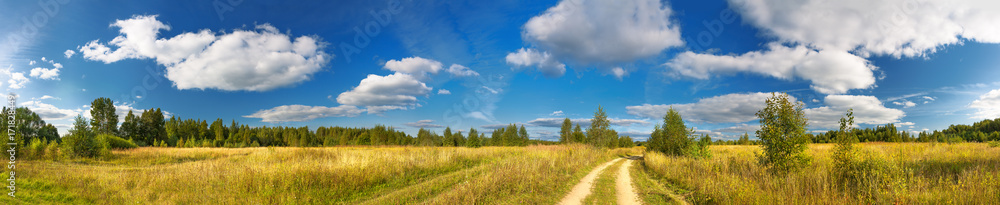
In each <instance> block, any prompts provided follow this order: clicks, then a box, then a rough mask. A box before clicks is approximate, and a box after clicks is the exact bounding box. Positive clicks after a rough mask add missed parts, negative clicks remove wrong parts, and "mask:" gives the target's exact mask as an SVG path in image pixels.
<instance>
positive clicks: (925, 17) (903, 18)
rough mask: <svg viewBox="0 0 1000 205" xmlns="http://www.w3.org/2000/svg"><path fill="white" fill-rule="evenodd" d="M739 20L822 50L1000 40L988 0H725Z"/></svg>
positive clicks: (903, 52) (914, 51)
mask: <svg viewBox="0 0 1000 205" xmlns="http://www.w3.org/2000/svg"><path fill="white" fill-rule="evenodd" d="M729 4H730V5H731V6H733V7H734V8H735V10H736V11H738V12H739V13H740V14H741V15H742V16H743V19H744V21H746V22H748V23H750V24H752V25H754V26H756V27H758V28H761V29H763V30H764V31H763V32H764V33H765V34H767V35H770V36H774V37H777V38H778V39H779V40H780V41H782V42H795V43H802V44H807V45H810V46H814V47H817V48H819V49H823V50H839V51H856V52H857V53H859V54H861V55H862V56H866V55H869V54H879V55H891V56H895V57H902V56H909V57H916V56H925V55H926V54H928V53H933V52H936V51H937V49H938V48H939V47H940V46H943V45H952V44H959V43H960V42H961V41H962V40H963V39H966V40H970V41H977V42H985V43H1000V24H997V23H996V19H1000V12H996V11H997V10H1000V2H997V1H992V0H956V1H920V0H881V1H867V0H844V1H798V0H729Z"/></svg>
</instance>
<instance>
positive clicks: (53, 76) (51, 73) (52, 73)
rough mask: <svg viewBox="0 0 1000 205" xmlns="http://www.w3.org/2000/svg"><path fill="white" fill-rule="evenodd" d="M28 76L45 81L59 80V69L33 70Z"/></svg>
mask: <svg viewBox="0 0 1000 205" xmlns="http://www.w3.org/2000/svg"><path fill="white" fill-rule="evenodd" d="M28 75H30V76H31V77H35V78H38V79H43V80H59V68H41V67H39V68H33V69H31V72H30V73H29V74H28Z"/></svg>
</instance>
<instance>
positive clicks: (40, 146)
mask: <svg viewBox="0 0 1000 205" xmlns="http://www.w3.org/2000/svg"><path fill="white" fill-rule="evenodd" d="M47 145H48V143H46V141H45V140H44V139H39V138H38V137H36V138H33V139H31V141H30V142H28V146H27V149H25V150H24V151H25V154H24V155H25V158H26V159H42V158H44V157H45V147H46V146H47Z"/></svg>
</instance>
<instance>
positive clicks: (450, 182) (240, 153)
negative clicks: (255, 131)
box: [0, 145, 638, 204]
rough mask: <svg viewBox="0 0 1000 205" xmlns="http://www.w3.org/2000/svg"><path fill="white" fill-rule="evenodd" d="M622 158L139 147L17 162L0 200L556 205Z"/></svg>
mask: <svg viewBox="0 0 1000 205" xmlns="http://www.w3.org/2000/svg"><path fill="white" fill-rule="evenodd" d="M628 152H634V153H638V152H637V150H627V149H618V150H608V149H595V148H591V147H590V146H584V145H568V146H529V147H484V148H476V149H472V148H440V147H437V148H430V147H336V148H242V149H228V148H138V149H133V150H127V151H115V152H114V155H113V157H111V158H110V159H102V160H54V161H53V160H36V161H23V162H19V163H20V164H19V165H18V169H17V170H18V174H17V176H18V178H17V189H18V192H17V194H18V197H17V200H12V199H11V198H9V197H2V198H0V204H51V203H57V204H58V203H72V204H78V203H98V204H136V203H139V204H205V203H213V204H289V203H291V204H329V203H334V204H400V203H407V204H410V203H428V204H473V203H475V204H553V203H555V202H557V200H559V198H560V197H561V196H562V195H563V194H565V193H566V192H568V190H569V189H570V187H571V186H573V185H574V184H575V183H576V182H577V181H578V180H579V179H580V178H582V177H583V175H586V174H587V173H588V172H589V171H590V169H591V168H593V167H595V166H597V165H598V164H601V163H603V162H606V161H609V160H611V159H613V158H615V157H617V156H619V155H624V154H627V153H628ZM2 177H4V178H6V177H7V175H6V174H4V175H3V176H2Z"/></svg>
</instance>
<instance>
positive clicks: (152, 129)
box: [136, 108, 207, 146]
mask: <svg viewBox="0 0 1000 205" xmlns="http://www.w3.org/2000/svg"><path fill="white" fill-rule="evenodd" d="M139 121H140V123H139V129H138V130H139V131H140V133H139V134H138V135H139V136H141V137H140V139H141V140H142V141H141V143H136V144H139V145H140V146H146V145H153V141H164V140H167V129H166V126H165V125H166V121H164V120H163V112H162V111H160V108H156V109H153V108H150V109H148V110H146V111H145V112H142V116H140V117H139ZM202 124H203V125H205V126H207V124H206V123H205V121H202ZM206 132H207V129H206ZM202 139H206V138H202Z"/></svg>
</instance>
